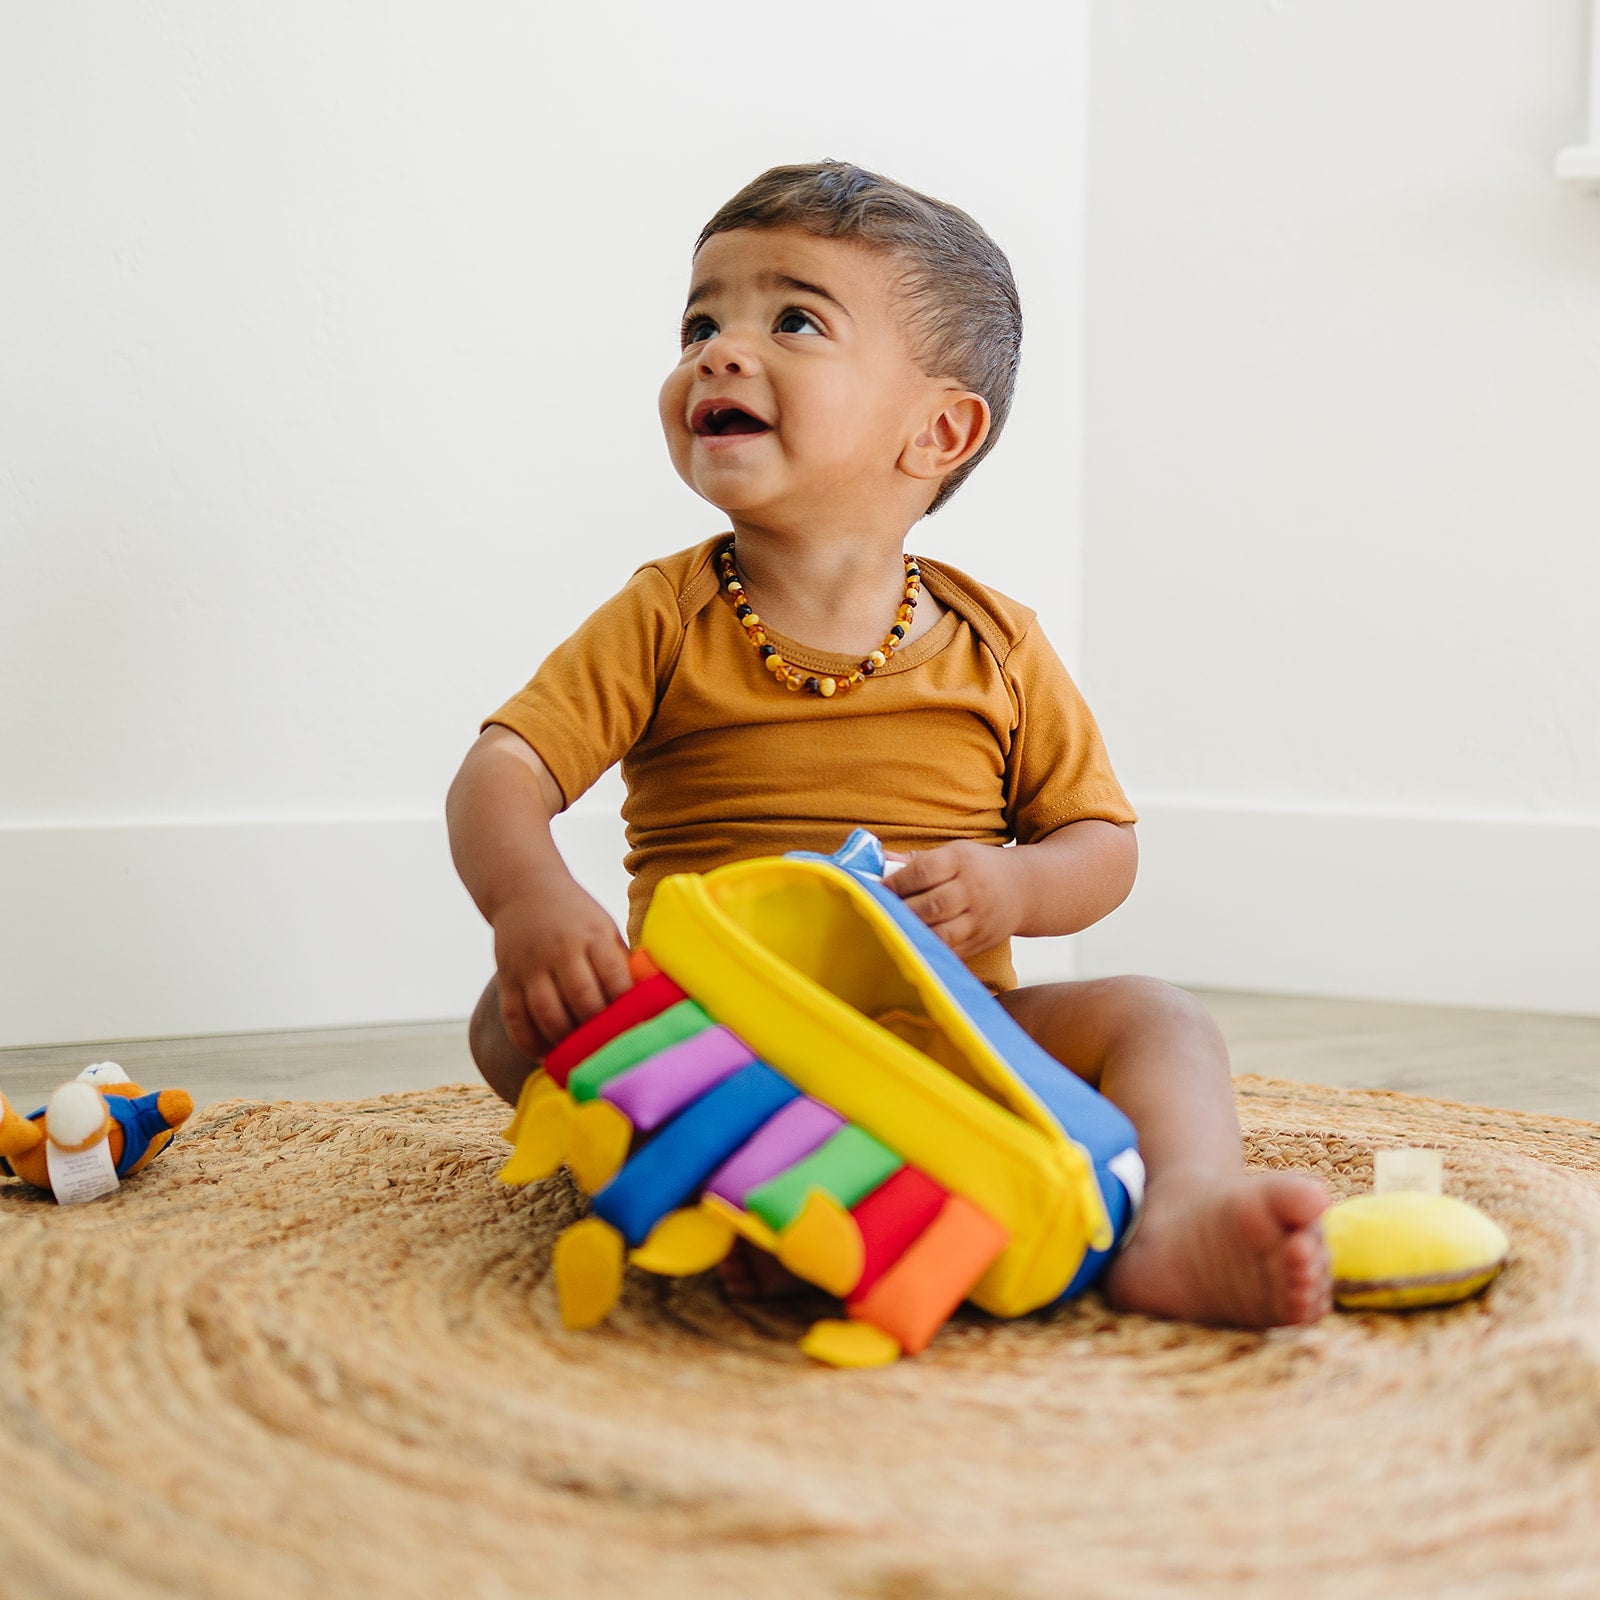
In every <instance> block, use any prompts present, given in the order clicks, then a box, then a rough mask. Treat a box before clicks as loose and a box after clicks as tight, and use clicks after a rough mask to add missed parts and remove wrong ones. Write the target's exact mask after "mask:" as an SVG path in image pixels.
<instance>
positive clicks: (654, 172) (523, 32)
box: [0, 0, 1087, 1045]
mask: <svg viewBox="0 0 1600 1600" xmlns="http://www.w3.org/2000/svg"><path fill="white" fill-rule="evenodd" d="M971 24H972V17H971V12H970V8H968V7H964V6H956V5H953V4H932V5H927V6H923V7H921V8H919V9H918V11H917V12H916V13H915V15H914V17H911V16H908V14H906V13H904V12H902V11H900V10H898V9H896V8H892V7H890V6H887V5H884V4H878V5H872V4H868V5H865V6H863V5H861V4H859V3H857V4H842V3H837V0H822V3H819V4H815V5H813V6H811V7H809V8H807V10H806V11H805V12H804V13H803V14H794V13H790V12H783V11H774V10H771V9H763V8H747V9H745V10H744V11H742V12H741V13H740V14H739V19H738V24H737V26H736V27H732V26H728V25H727V24H726V22H725V21H723V22H717V23H713V24H709V25H702V24H701V22H700V21H697V20H696V19H695V18H693V17H692V16H689V15H687V14H685V13H683V12H681V11H680V10H678V9H677V8H672V7H666V6H659V5H655V4H651V3H649V0H627V3H621V4H614V5H611V6H607V7H603V8H602V7H562V8H554V7H547V6H530V5H526V4H517V3H515V0H480V3H476V4H463V5H453V6H439V5H433V4H424V3H420V0H412V3H406V4H394V3H385V4H378V3H376V0H370V3H365V4H350V3H345V4H327V3H321V0H319V3H315V4H311V3H305V0H300V3H288V4H276V5H271V6H265V5H241V4H230V5H215V4H211V3H208V0H149V3H146V4H143V5H140V6H136V7H135V6H127V5H123V4H119V3H115V0H84V3H78V4H74V5H72V6H44V5H39V6H10V7H6V8H4V9H3V10H0V150H3V151H5V152H6V157H5V159H4V160H0V230H3V233H4V240H5V242H4V246H3V248H0V307H3V308H4V311H3V313H0V374H3V376H0V1045H3V1044H20V1043H31V1042H41V1041H49V1040H69V1039H92V1038H97V1037H99V1038H104V1037H117V1036H135V1035H141V1034H143V1035H159V1034H167V1033H198V1032H208V1031H214V1030H228V1029H253V1028H266V1027H294V1026H317V1025H329V1024H339V1023H355V1022H365V1021H376V1020H400V1019H406V1018H423V1017H435V1016H441V1015H445V1016H448V1015H458V1014H461V1013H463V1012H465V1011H466V1009H467V1008H468V1007H469V1005H470V1003H471V1001H472V999H473V997H474V995H475V993H476V990H477V988H478V986H479V985H480V984H481V982H482V980H483V978H484V977H486V976H487V973H488V970H489V958H488V939H487V934H486V932H485V930H484V929H483V928H482V927H481V925H480V924H479V922H478V920H477V916H476V913H475V912H474V911H473V910H472V908H471V906H470V904H469V903H468V902H467V900H466V898H465V896H464V894H463V893H462V892H461V891H460V889H459V887H458V886H457V884H456V882H455V879H454V876H453V873H452V872H451V870H450V867H449V864H448V860H447V857H446V851H445V841H444V835H443V828H442V824H441V822H440V820H439V811H440V806H441V801H442V796H443V793H444V789H445V787H446V785H447V783H448V781H449V778H450V775H451V773H452V772H453V770H454V768H455V765H456V763H457V761H458V760H459V758H460V755H461V753H462V751H463V750H464V749H465V747H466V746H467V744H468V743H469V742H470V740H471V739H472V737H473V735H474V734H475V731H476V727H477V723H478V720H479V719H480V717H481V716H482V715H483V714H484V713H486V712H487V711H488V710H490V709H492V708H493V707H494V706H496V705H497V704H499V703H500V701H501V700H502V699H503V698H505V696H506V695H507V694H509V693H510V692H511V691H513V690H514V689H515V688H517V687H519V686H520V684H521V683H522V682H523V680H524V679H525V678H526V677H528V676H529V675H530V674H531V672H532V671H533V669H534V667H535V666H536V665H537V664H538V662H539V660H540V659H541V657H542V655H543V654H544V652H545V650H547V649H548V648H549V646H550V645H551V644H553V643H554V642H555V641H556V640H557V639H558V638H559V637H560V636H561V635H562V633H563V632H564V631H565V630H566V629H568V628H569V627H570V626H571V625H572V624H573V623H574V622H576V621H577V620H578V618H579V617H580V616H581V615H582V614H583V613H584V612H585V611H586V610H587V609H588V608H589V607H590V606H591V605H592V604H593V603H595V602H596V601H597V600H598V599H600V598H602V597H603V596H604V594H606V593H608V592H610V590H611V589H613V588H615V587H617V586H618V585H620V583H621V582H622V581H623V579H624V578H625V577H626V574H627V573H628V571H629V570H631V568H632V566H633V565H634V564H636V563H637V562H638V561H639V560H641V559H643V558H644V557H646V556H648V555H650V554H654V553H658V552H661V551H664V550H669V549H674V548H678V547H680V546H682V545H684V544H688V543H690V542H692V541H693V540H695V539H698V538H701V537H703V536H705V535H706V534H708V533H710V532H713V531H715V528H716V525H717V524H716V516H715V513H714V512H712V511H710V509H709V508H707V507H705V506H703V505H701V504H700V503H699V502H698V501H696V500H695V499H694V498H693V497H692V496H690V495H689V493H688V491H687V490H685V489H683V488H682V487H681V485H679V484H678V482H677V480H676V479H675V478H674V477H673V475H672V473H671V470H670V468H669V466H668V463H667V459H666V453H665V450H664V448H663V446H662V445H661V443H660V440H659V437H658V432H657V424H656V421H655V391H656V388H657V386H658V385H659V382H660V379H661V377H662V375H663V374H664V372H665V370H666V368H667V366H668V365H669V364H670V362H671V360H672V359H673V355H674V339H675V331H676V317H677V313H678V310H679V309H680V308H681V304H682V295H683V293H684V290H685V288H686V286H687V280H686V273H687V268H688V262H687V251H688V248H689V246H690V244H691V243H692V241H693V238H694V235H695V233H696V231H697V230H698V227H699V225H700V223H701V222H702V221H704V219H705V218H706V217H707V216H708V215H709V214H710V213H711V212H712V210H714V209H715V207H716V206H717V205H718V204H719V203H720V202H721V201H722V200H723V199H725V198H726V197H727V195H728V194H730V193H731V192H732V191H733V190H734V189H735V188H736V187H738V185H739V184H741V183H742V182H744V181H745V180H746V179H747V178H749V177H751V176H753V175H754V174H755V173H756V172H758V171H760V170H761V169H762V168H763V167H765V166H767V165H769V164H772V163H774V162H777V161H786V160H797V159H801V160H803V159H811V158H815V157H819V156H822V155H838V156H843V157H846V158H848V159H851V160H856V161H859V162H861V163H863V164H865V165H869V166H877V167H880V168H882V169H883V170H886V171H889V172H891V173H894V174H895V175H897V176H899V177H901V178H903V179H905V180H906V181H908V182H910V183H912V184H915V185H917V186H919V187H923V188H926V189H929V190H931V191H933V192H935V193H938V194H941V195H944V196H946V197H948V198H950V199H953V200H955V201H957V202H958V203H960V204H963V205H965V206H967V207H968V208H969V209H970V210H972V211H973V212H974V213H975V214H976V215H978V216H979V217H980V218H981V219H982V220H983V221H984V223H985V224H986V225H987V226H988V227H989V228H990V230H991V231H992V232H993V233H994V235H995V236H996V237H997V238H998V239H999V240H1000V242H1001V243H1002V245H1003V246H1004V247H1005V248H1006V249H1007V250H1008V251H1009V252H1010V254H1011V256H1012V260H1013V263H1014V265H1015V267H1016V269H1017V273H1018V277H1019V280H1020V282H1021V286H1022V290H1023V296H1024V303H1025V306H1026V309H1027V313H1028V326H1029V334H1028V342H1027V356H1026V367H1025V372H1024V377H1023V382H1022V386H1021V389H1020V392H1019V398H1018V408H1017V412H1016V415H1015V417H1014V420H1013V421H1012V423H1011V427H1010V432H1009V434H1008V437H1007V440H1006V441H1005V443H1004V444H1003V445H1002V447H1001V448H1000V449H999V450H998V451H997V452H996V454H995V456H994V457H993V458H992V460H991V461H989V462H988V463H987V464H986V465H985V467H984V469H983V470H982V471H981V472H980V473H979V474H978V475H977V476H976V477H975V478H974V479H973V481H972V483H971V485H970V486H969V487H967V488H966V489H964V490H963V492H962V494H961V495H960V496H958V497H957V499H956V500H955V501H954V502H953V503H952V505H951V506H950V508H949V509H948V510H947V511H945V512H942V513H941V514H940V515H939V517H938V518H937V519H935V521H933V522H931V523H929V524H928V525H927V526H926V530H925V536H924V534H923V533H922V532H920V531H919V534H918V536H917V540H916V545H917V547H919V548H922V549H925V550H927V551H928V552H929V553H935V554H939V555H942V556H944V557H946V558H947V559H950V560H953V561H956V562H957V563H958V564H961V563H967V564H972V565H975V566H978V567H980V568H981V570H983V571H984V572H985V574H986V575H988V576H990V577H992V578H993V580H994V581H995V582H997V583H998V584H1000V586H1001V587H1011V588H1013V589H1018V590H1023V591H1025V592H1028V593H1030V594H1037V595H1038V596H1039V602H1040V605H1041V609H1042V611H1043V613H1044V615H1045V618H1046V620H1047V623H1048V624H1049V625H1050V627H1051V630H1052V632H1053V633H1054V634H1055V636H1056V637H1057V638H1058V639H1059V641H1060V642H1061V644H1062V645H1063V647H1064V649H1065V651H1066V653H1067V654H1068V655H1069V657H1071V656H1073V655H1075V647H1076V642H1077V641H1076V628H1077V622H1078V618H1077V612H1076V610H1075V602H1074V599H1073V596H1074V594H1075V593H1076V582H1075V578H1076V571H1077V561H1078V556H1077V520H1076V498H1075V494H1074V491H1073V487H1072V486H1073V485H1074V484H1075V483H1076V480H1077V477H1078V449H1079V435H1080V413H1079V395H1078V387H1077V373H1078V370H1079V366H1080V361H1079V355H1080V351H1079V344H1078V338H1079V331H1078V317H1079V313H1080V300H1081V290H1080V284H1079V279H1078V271H1079V266H1078V263H1079V258H1080V249H1081V244H1080V236H1079V223H1080V188H1081V186H1080V182H1079V178H1080V167H1081V160H1082V116H1083V93H1082V73H1083V71H1084V41H1085V37H1086V32H1087V24H1086V12H1085V6H1084V4H1083V0H1073V3H1069V4H1066V5H1064V6H1056V7H1052V8H1050V9H1049V12H1048V14H1045V13H1044V12H1043V11H1042V10H1036V9H1035V8H1034V7H1033V6H1032V5H1030V4H1026V3H1017V4H1012V3H1004V4H1000V5H998V6H991V7H989V8H988V9H987V11H986V12H985V15H984V26H983V27H981V28H976V29H975V28H973V27H972V25H971ZM614 805H615V799H614V795H613V796H610V797H609V798H601V799H597V800H596V801H594V802H591V803H590V804H589V805H588V806H587V807H586V808H581V809H580V811H579V814H578V815H576V816H574V817H573V818H571V819H569V827H568V835H567V837H568V841H569V844H570V847H571V849H572V850H573V853H574V855H575V857H576V858H577V859H578V860H579V862H580V865H581V867H582V870H583V872H584V873H585V875H586V876H588V877H589V879H590V880H591V881H592V882H594V883H595V885H596V886H597V887H598V888H600V889H601V890H602V892H604V893H605V894H606V895H607V896H608V897H610V898H611V899H613V901H615V900H616V897H617V889H618V884H617V881H616V875H615V868H614V867H610V866H608V864H607V863H608V862H609V859H610V856H611V853H612V851H613V850H614V849H615V847H616V840H617V835H618V828H617V825H616V823H615V820H614V815H613V813H614ZM1057 959H1059V958H1057Z"/></svg>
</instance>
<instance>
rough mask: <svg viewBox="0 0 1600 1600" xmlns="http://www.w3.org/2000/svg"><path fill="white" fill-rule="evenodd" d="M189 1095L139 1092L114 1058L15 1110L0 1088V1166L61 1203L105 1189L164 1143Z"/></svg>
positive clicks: (184, 1115)
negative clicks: (24, 1111)
mask: <svg viewBox="0 0 1600 1600" xmlns="http://www.w3.org/2000/svg"><path fill="white" fill-rule="evenodd" d="M193 1110H194V1101H193V1100H191V1099H190V1097H189V1093H188V1091H187V1090H185V1089H160V1090H157V1091H155V1092H153V1093H150V1094H146V1093H145V1091H144V1090H143V1089H141V1088H140V1087H139V1085H138V1084H136V1083H134V1082H132V1081H131V1080H130V1079H129V1077H128V1075H127V1073H126V1072H124V1071H123V1070H122V1068H121V1067H119V1066H118V1065H117V1064H116V1062H114V1061H97V1062H95V1064H94V1065H93V1066H89V1067H85V1068H84V1069H83V1071H82V1072H80V1073H79V1074H78V1076H77V1077H76V1078H73V1079H72V1080H71V1081H70V1082H68V1083H64V1084H62V1085H61V1087H60V1088H59V1089H57V1090H56V1092H55V1093H54V1094H53V1095H51V1097H50V1103H49V1105H47V1106H42V1107H41V1108H40V1109H39V1110H37V1111H35V1112H33V1113H31V1114H30V1115H29V1116H26V1117H24V1116H21V1115H19V1114H18V1113H17V1112H16V1111H14V1110H13V1109H12V1108H11V1106H10V1105H9V1104H8V1103H7V1101H6V1098H5V1096H4V1095H0V1170H3V1171H5V1172H8V1173H10V1174H12V1175H13V1176H15V1177H18V1178H21V1179H22V1180H23V1182H24V1183H29V1184H32V1185H33V1187H34V1188H36V1189H44V1190H47V1191H48V1192H50V1193H51V1194H53V1195H54V1196H55V1197H56V1199H57V1200H59V1201H60V1202H61V1203H62V1204H63V1205H67V1204H71V1203H72V1202H74V1201H79V1200H94V1199H97V1198H99V1196H100V1195H102V1194H109V1193H111V1192H112V1191H113V1190H114V1189H116V1187H117V1186H118V1184H120V1183H121V1181H122V1180H123V1179H124V1178H129V1177H132V1176H133V1174H134V1173H136V1172H141V1171H143V1170H144V1168H145V1167H147V1166H149V1164H150V1163H151V1162H152V1161H154V1160H155V1158H156V1157H157V1156H158V1155H160V1154H161V1152H162V1151H163V1150H165V1149H166V1147H167V1146H168V1145H169V1144H171V1143H172V1136H173V1134H174V1133H175V1132H176V1130H177V1129H178V1128H179V1127H180V1126H181V1125H182V1124H183V1123H184V1122H185V1121H187V1120H188V1117H189V1115H190V1113H191V1112H192V1111H193Z"/></svg>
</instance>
